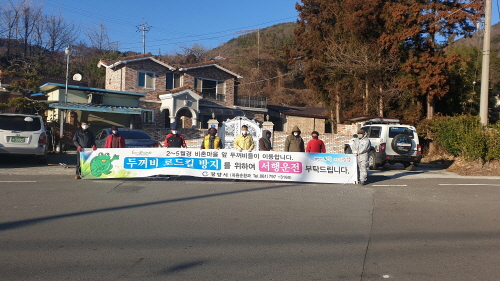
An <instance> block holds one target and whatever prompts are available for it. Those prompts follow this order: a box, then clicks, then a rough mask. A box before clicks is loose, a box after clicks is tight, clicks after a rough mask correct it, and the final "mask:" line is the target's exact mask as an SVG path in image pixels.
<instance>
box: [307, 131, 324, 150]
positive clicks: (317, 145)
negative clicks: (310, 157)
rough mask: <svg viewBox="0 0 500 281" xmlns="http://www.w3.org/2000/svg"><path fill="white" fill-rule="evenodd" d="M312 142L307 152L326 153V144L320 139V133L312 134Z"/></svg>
mask: <svg viewBox="0 0 500 281" xmlns="http://www.w3.org/2000/svg"><path fill="white" fill-rule="evenodd" d="M311 136H312V140H310V141H309V143H308V144H307V148H306V152H310V153H326V147H325V143H323V141H322V140H320V139H319V133H318V132H316V131H314V132H312V133H311Z"/></svg>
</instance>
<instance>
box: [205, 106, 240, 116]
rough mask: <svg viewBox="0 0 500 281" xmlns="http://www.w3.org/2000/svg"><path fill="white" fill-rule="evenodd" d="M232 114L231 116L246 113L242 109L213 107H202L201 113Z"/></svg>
mask: <svg viewBox="0 0 500 281" xmlns="http://www.w3.org/2000/svg"><path fill="white" fill-rule="evenodd" d="M212 113H213V114H215V116H218V115H231V116H245V113H244V112H243V111H241V110H234V109H226V108H215V107H214V108H212V107H202V108H200V114H203V115H212Z"/></svg>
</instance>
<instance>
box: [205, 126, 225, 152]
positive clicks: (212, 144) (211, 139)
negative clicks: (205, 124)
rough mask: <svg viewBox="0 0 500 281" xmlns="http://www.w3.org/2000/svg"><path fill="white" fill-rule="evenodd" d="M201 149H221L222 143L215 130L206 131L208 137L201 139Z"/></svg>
mask: <svg viewBox="0 0 500 281" xmlns="http://www.w3.org/2000/svg"><path fill="white" fill-rule="evenodd" d="M201 149H222V141H221V139H220V138H219V137H218V136H217V129H215V128H210V129H208V135H207V136H205V137H204V138H203V142H202V143H201Z"/></svg>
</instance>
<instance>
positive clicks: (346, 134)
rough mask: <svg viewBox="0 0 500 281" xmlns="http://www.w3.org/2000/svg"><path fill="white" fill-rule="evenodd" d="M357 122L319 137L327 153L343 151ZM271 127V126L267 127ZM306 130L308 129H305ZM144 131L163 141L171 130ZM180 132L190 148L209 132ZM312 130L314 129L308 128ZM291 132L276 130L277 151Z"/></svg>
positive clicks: (273, 140)
mask: <svg viewBox="0 0 500 281" xmlns="http://www.w3.org/2000/svg"><path fill="white" fill-rule="evenodd" d="M358 127H359V126H358V125H357V124H352V125H343V124H341V125H338V126H337V129H338V134H320V136H319V138H320V139H321V140H323V142H324V143H325V146H326V152H327V153H343V152H344V144H346V143H348V142H349V140H351V139H352V135H353V134H354V133H356V131H357V129H358ZM265 129H269V128H267V127H266V128H265ZM304 130H305V131H306V129H304ZM144 131H145V132H146V133H148V134H149V135H150V136H151V137H153V138H154V139H155V140H157V141H160V142H161V143H163V141H164V140H165V136H166V135H167V133H169V132H170V131H169V130H167V129H148V128H145V129H144ZM178 131H179V133H180V134H182V135H183V136H184V138H185V139H186V144H187V146H188V147H189V148H199V147H200V146H201V143H202V141H203V137H204V136H205V135H206V134H207V130H206V129H205V130H198V129H178ZM307 131H312V130H307ZM289 135H290V133H287V132H274V133H273V136H272V137H271V138H272V140H271V141H272V143H273V147H274V150H275V151H283V150H284V146H285V140H286V138H287V136H289ZM301 136H302V138H303V139H304V144H305V146H307V143H308V142H309V141H310V140H311V135H310V132H307V133H302V135H301Z"/></svg>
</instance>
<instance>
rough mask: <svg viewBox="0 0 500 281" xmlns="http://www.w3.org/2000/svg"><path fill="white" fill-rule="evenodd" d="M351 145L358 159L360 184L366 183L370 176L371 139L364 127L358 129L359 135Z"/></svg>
mask: <svg viewBox="0 0 500 281" xmlns="http://www.w3.org/2000/svg"><path fill="white" fill-rule="evenodd" d="M349 145H350V146H351V150H352V154H354V156H356V159H357V161H358V170H359V181H358V183H359V184H360V185H364V184H365V182H366V179H367V177H368V164H369V163H368V162H369V158H368V157H369V154H368V152H369V151H370V148H371V143H370V139H368V137H367V136H366V134H365V131H364V130H363V129H359V130H358V135H357V136H356V137H355V138H353V139H352V140H351V142H350V144H349Z"/></svg>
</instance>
